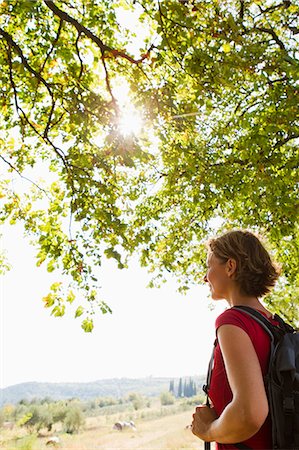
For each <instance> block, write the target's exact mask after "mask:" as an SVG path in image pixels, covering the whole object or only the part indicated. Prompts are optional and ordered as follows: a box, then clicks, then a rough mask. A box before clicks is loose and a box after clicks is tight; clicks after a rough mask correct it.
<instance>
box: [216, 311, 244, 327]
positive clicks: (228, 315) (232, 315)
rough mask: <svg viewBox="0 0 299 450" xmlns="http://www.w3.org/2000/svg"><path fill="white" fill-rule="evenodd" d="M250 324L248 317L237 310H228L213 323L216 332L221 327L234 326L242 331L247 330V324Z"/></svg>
mask: <svg viewBox="0 0 299 450" xmlns="http://www.w3.org/2000/svg"><path fill="white" fill-rule="evenodd" d="M250 322H251V320H250V317H249V316H247V315H246V314H244V313H243V312H242V311H239V310H237V309H233V308H228V309H226V310H225V311H223V313H221V314H220V315H219V316H218V317H217V319H216V323H215V327H216V330H217V329H218V328H219V327H221V325H236V326H238V327H240V328H242V329H244V330H247V328H248V324H249V323H250Z"/></svg>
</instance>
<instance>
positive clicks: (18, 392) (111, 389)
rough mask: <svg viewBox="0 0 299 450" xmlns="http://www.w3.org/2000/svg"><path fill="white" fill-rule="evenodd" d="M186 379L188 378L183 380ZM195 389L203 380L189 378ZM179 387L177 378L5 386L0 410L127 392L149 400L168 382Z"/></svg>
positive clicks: (118, 396) (0, 401)
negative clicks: (25, 403)
mask: <svg viewBox="0 0 299 450" xmlns="http://www.w3.org/2000/svg"><path fill="white" fill-rule="evenodd" d="M183 378H184V379H185V378H186V379H188V378H189V377H183ZM192 378H193V379H194V380H195V381H196V384H197V386H198V387H199V389H200V387H201V386H202V383H203V381H204V377H203V376H197V377H194V376H193V377H192ZM172 379H174V382H175V385H178V382H179V379H178V378H154V377H147V378H136V379H132V378H112V379H106V380H98V381H94V382H89V383H39V382H28V383H20V384H16V385H13V386H8V387H6V388H4V389H1V390H0V406H2V405H4V404H6V403H11V404H14V403H18V402H19V401H20V400H22V399H26V400H31V399H33V398H45V397H50V398H52V399H53V400H60V399H68V398H79V399H82V400H86V399H91V398H95V397H117V398H121V397H123V396H125V395H127V394H129V393H130V392H136V393H140V394H142V395H146V396H149V397H152V396H158V395H159V394H160V393H161V392H163V391H165V390H166V391H167V390H168V389H169V383H170V380H172Z"/></svg>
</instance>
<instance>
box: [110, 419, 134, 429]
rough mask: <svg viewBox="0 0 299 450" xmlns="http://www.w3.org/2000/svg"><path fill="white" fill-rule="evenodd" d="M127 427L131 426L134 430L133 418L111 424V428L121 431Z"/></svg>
mask: <svg viewBox="0 0 299 450" xmlns="http://www.w3.org/2000/svg"><path fill="white" fill-rule="evenodd" d="M127 428H131V430H136V426H135V423H134V422H133V420H130V422H116V423H115V424H114V425H113V430H118V431H123V430H125V429H127Z"/></svg>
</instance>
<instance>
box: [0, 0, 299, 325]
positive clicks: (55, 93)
mask: <svg viewBox="0 0 299 450" xmlns="http://www.w3.org/2000/svg"><path fill="white" fill-rule="evenodd" d="M298 19H299V2H298V0H293V1H286V0H281V1H278V0H271V1H270V0H267V1H259V0H256V1H251V0H238V1H236V0H230V1H216V0H205V1H196V0H184V1H183V0H167V1H149V0H140V1H131V0H127V1H126V0H119V1H113V0H101V1H100V0H88V1H87V0H86V1H85V0H72V1H58V0H57V1H54V2H53V1H49V0H36V1H34V2H32V1H22V2H19V1H16V0H11V1H3V2H2V3H1V4H0V35H1V42H0V63H1V73H0V84H1V90H0V105H1V108H0V124H1V125H0V127H1V129H0V142H1V155H0V159H1V163H2V165H1V171H2V177H1V185H0V197H1V200H2V207H1V220H2V221H3V222H10V223H12V224H13V223H17V222H22V223H23V224H24V228H25V231H26V233H27V234H28V235H30V236H31V239H33V240H34V242H35V245H36V247H37V264H38V265H41V264H46V265H47V267H48V270H49V271H54V270H57V271H58V272H59V273H63V274H65V275H66V277H67V278H68V279H69V280H71V283H70V286H69V287H67V288H65V283H63V284H62V283H60V282H58V283H55V284H54V285H53V287H52V290H51V292H50V294H49V295H48V296H46V297H45V299H44V301H45V305H46V306H47V307H49V308H51V311H52V313H53V314H54V315H56V316H61V315H63V314H64V313H65V308H66V304H67V303H72V302H73V301H75V299H77V300H76V301H77V302H78V307H77V309H76V312H75V315H76V317H81V319H82V320H83V322H82V326H83V328H84V329H85V330H86V331H91V330H92V328H93V321H92V315H93V314H94V312H95V311H97V310H98V309H100V310H101V311H102V312H103V313H106V312H108V311H110V308H109V306H108V305H107V303H106V302H104V301H103V300H102V299H101V294H100V290H99V289H98V280H97V278H98V271H97V268H96V267H97V266H99V265H100V264H101V259H102V257H103V255H104V254H105V255H106V256H107V257H108V258H114V259H115V260H116V261H117V264H118V266H119V268H124V267H125V266H126V258H127V256H128V255H130V254H131V253H132V252H139V254H140V258H141V263H142V264H144V265H147V266H149V268H150V269H151V270H152V271H153V272H154V275H153V276H154V278H155V280H156V282H159V279H160V278H163V277H164V276H165V273H166V272H167V271H168V272H172V273H175V274H176V275H177V278H178V280H179V285H180V287H181V289H182V290H185V289H187V288H188V286H190V284H192V283H194V282H195V283H198V282H199V281H200V280H201V277H202V273H203V270H204V261H205V252H204V250H203V242H204V240H205V239H206V237H207V235H209V234H211V233H214V232H215V227H218V228H221V229H222V228H225V229H227V228H230V227H249V228H251V229H254V230H257V231H261V232H262V233H263V234H264V235H266V237H267V239H268V241H269V245H270V246H271V248H272V249H273V251H275V252H276V255H277V258H278V259H279V260H280V261H281V263H282V265H283V269H284V277H283V279H282V281H281V286H280V290H279V291H277V293H274V294H273V295H272V296H271V297H269V299H268V301H269V302H270V303H271V305H272V306H273V309H276V310H280V311H281V312H282V313H283V314H284V315H285V316H286V317H287V318H289V320H291V321H294V322H296V321H297V320H298V318H299V317H298V303H299V294H298V287H299V280H298V247H299V245H298V244H299V242H298V241H299V234H298V233H299V232H298V204H299V201H298V159H299V155H298V142H299V118H298V101H299V82H298V76H299V75H298V74H299V70H298V68H299V67H298V66H299V61H298V43H299V42H298V41H299V38H298V36H299V28H298ZM122 91H123V93H125V95H124V96H123V97H122V96H121V92H122ZM129 114H130V117H129ZM129 119H130V120H129ZM134 120H135V121H136V124H135V125H136V126H135V127H134V126H132V121H134ZM137 122H138V123H137ZM126 123H127V126H126V125H125V124H126ZM36 174H38V175H36ZM42 179H44V180H45V181H43V180H42ZM165 271H166V272H165ZM78 297H79V298H78ZM80 297H81V298H80ZM108 303H109V302H108Z"/></svg>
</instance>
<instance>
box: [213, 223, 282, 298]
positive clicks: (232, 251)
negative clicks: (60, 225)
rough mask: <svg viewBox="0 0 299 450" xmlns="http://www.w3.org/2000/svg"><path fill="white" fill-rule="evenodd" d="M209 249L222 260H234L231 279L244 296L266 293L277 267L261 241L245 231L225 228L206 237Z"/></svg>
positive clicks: (268, 290) (274, 278)
mask: <svg viewBox="0 0 299 450" xmlns="http://www.w3.org/2000/svg"><path fill="white" fill-rule="evenodd" d="M207 245H208V248H209V250H210V251H211V252H212V253H213V254H214V255H215V256H216V257H217V258H219V259H221V260H222V261H223V262H225V261H227V260H228V259H229V258H233V259H235V260H236V262H237V268H236V272H235V275H234V280H235V281H236V282H237V283H238V285H239V287H240V290H241V292H242V293H243V294H245V295H254V296H256V297H262V296H263V295H265V294H267V293H268V292H270V290H271V288H272V287H273V286H274V285H275V282H276V280H277V278H278V277H279V275H280V268H279V267H278V265H276V264H275V263H274V262H272V261H271V258H270V255H269V253H268V252H267V250H266V249H265V247H264V246H263V244H262V243H261V241H260V240H259V239H258V238H257V237H256V236H255V235H254V234H253V233H251V232H249V231H241V230H236V231H229V232H227V233H225V234H223V235H222V236H220V237H218V238H214V239H210V240H209V241H208V243H207Z"/></svg>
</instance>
